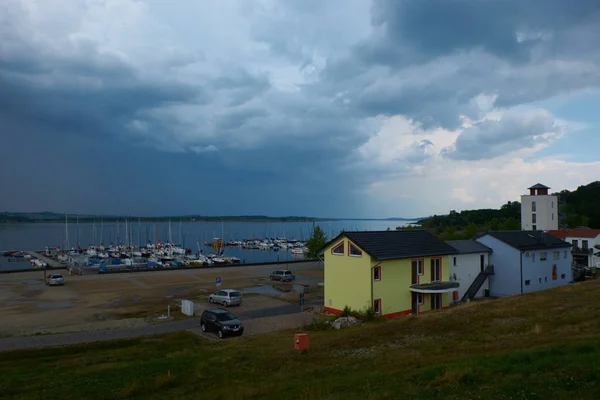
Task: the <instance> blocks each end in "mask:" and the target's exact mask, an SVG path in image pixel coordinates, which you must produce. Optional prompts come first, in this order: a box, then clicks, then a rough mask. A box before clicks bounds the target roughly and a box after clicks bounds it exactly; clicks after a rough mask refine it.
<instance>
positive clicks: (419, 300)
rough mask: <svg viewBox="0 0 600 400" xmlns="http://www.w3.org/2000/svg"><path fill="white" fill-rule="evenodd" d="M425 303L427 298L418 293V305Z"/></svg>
mask: <svg viewBox="0 0 600 400" xmlns="http://www.w3.org/2000/svg"><path fill="white" fill-rule="evenodd" d="M423 303H425V298H424V296H423V293H417V304H423Z"/></svg>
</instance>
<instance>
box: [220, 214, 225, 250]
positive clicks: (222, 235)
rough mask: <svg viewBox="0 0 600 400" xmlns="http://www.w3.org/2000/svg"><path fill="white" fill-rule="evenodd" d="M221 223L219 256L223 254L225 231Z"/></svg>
mask: <svg viewBox="0 0 600 400" xmlns="http://www.w3.org/2000/svg"><path fill="white" fill-rule="evenodd" d="M223 226H224V225H223V221H221V254H220V255H223V252H224V248H225V229H224V228H223Z"/></svg>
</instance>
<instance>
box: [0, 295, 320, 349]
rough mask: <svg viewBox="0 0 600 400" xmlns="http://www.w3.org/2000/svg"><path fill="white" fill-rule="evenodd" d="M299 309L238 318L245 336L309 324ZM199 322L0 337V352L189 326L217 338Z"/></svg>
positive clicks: (307, 315) (310, 317)
mask: <svg viewBox="0 0 600 400" xmlns="http://www.w3.org/2000/svg"><path fill="white" fill-rule="evenodd" d="M299 311H300V310H299V308H298V307H297V306H294V307H293V308H292V307H290V306H283V307H276V308H273V309H265V312H264V315H261V316H259V317H256V316H255V317H252V316H251V315H243V314H240V315H239V318H240V319H241V320H242V321H243V323H244V326H245V331H244V336H248V335H257V334H262V333H267V332H274V331H278V330H285V329H293V328H297V327H300V326H303V325H304V324H308V323H310V322H311V321H312V320H313V318H314V314H312V313H308V312H302V313H301V312H299ZM253 315H256V314H253ZM198 323H199V322H198V318H191V319H188V320H184V321H174V322H165V323H160V324H154V325H149V326H144V327H140V328H131V329H115V330H103V331H95V332H77V333H63V334H58V335H38V336H25V337H11V338H4V339H0V352H5V351H11V350H21V349H33V348H43V347H51V346H67V345H73V344H85V343H93V342H100V341H107V340H115V339H132V338H137V337H143V336H152V335H160V334H165V333H171V332H177V331H183V330H190V331H192V332H194V333H196V334H198V335H199V336H203V337H206V338H209V339H211V338H216V336H213V335H211V334H205V333H202V331H200V328H199V327H198Z"/></svg>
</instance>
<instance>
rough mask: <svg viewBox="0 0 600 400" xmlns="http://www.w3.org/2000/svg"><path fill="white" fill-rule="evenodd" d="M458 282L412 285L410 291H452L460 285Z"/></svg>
mask: <svg viewBox="0 0 600 400" xmlns="http://www.w3.org/2000/svg"><path fill="white" fill-rule="evenodd" d="M459 286H460V285H459V283H458V282H449V281H444V282H431V283H422V284H420V285H411V286H410V291H411V292H415V293H450V292H454V291H455V290H456V289H457V288H458V287H459Z"/></svg>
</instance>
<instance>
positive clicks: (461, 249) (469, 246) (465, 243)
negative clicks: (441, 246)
mask: <svg viewBox="0 0 600 400" xmlns="http://www.w3.org/2000/svg"><path fill="white" fill-rule="evenodd" d="M446 243H448V244H449V245H450V246H452V247H454V248H455V249H456V252H457V253H459V254H472V253H491V252H492V249H490V248H489V247H487V246H485V245H483V244H481V243H479V242H478V241H476V240H447V241H446Z"/></svg>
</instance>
